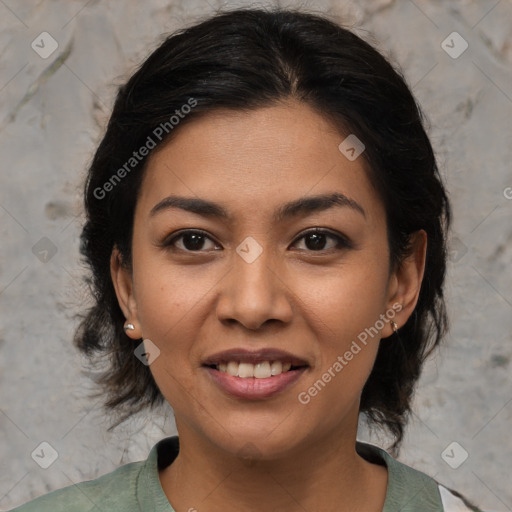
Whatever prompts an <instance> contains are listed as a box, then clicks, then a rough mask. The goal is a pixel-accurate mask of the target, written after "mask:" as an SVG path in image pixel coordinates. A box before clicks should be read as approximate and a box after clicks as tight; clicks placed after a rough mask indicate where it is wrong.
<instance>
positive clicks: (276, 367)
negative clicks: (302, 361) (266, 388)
mask: <svg viewBox="0 0 512 512" xmlns="http://www.w3.org/2000/svg"><path fill="white" fill-rule="evenodd" d="M291 367H292V364H291V363H282V362H281V361H263V362H261V363H257V364H251V363H239V362H237V361H229V362H227V363H225V362H223V363H219V364H218V365H217V370H219V371H221V372H224V373H228V374H229V375H232V376H233V377H241V378H243V379H247V378H249V377H254V378H256V379H268V378H269V377H271V376H275V375H281V373H284V372H287V371H289V370H290V368H291Z"/></svg>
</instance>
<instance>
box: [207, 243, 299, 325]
mask: <svg viewBox="0 0 512 512" xmlns="http://www.w3.org/2000/svg"><path fill="white" fill-rule="evenodd" d="M275 265H276V261H275V258H274V257H273V253H272V251H271V250H270V249H269V248H264V247H263V246H262V245H261V244H260V243H258V242H257V241H256V240H255V239H254V238H252V237H247V238H246V239H245V240H244V241H243V242H242V243H241V244H239V246H238V247H237V248H236V252H235V253H234V254H233V259H232V269H231V272H230V278H228V280H227V282H226V285H225V286H224V287H223V293H222V297H221V298H220V301H219V305H218V311H217V315H218V317H219V319H224V320H225V319H234V320H237V321H238V322H240V323H241V324H243V325H245V326H246V327H248V328H251V329H256V328H257V327H259V326H260V325H262V324H263V323H264V322H265V321H267V320H268V319H279V320H281V321H285V322H286V321H289V319H290V314H291V306H290V304H289V301H288V300H287V298H286V293H285V289H286V287H285V284H284V283H283V282H282V279H281V277H280V276H279V271H278V269H277V268H276V266H275Z"/></svg>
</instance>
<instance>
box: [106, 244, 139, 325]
mask: <svg viewBox="0 0 512 512" xmlns="http://www.w3.org/2000/svg"><path fill="white" fill-rule="evenodd" d="M110 275H111V278H112V284H113V285H114V289H115V292H116V296H117V301H118V303H119V307H120V308H121V311H122V312H123V314H124V316H125V318H126V319H127V320H129V321H130V322H131V323H133V324H135V325H137V324H138V317H137V304H136V302H135V297H134V294H133V282H132V276H131V272H130V270H129V269H128V268H127V267H126V266H125V265H123V263H122V257H121V254H120V252H119V250H118V248H117V247H114V249H113V250H112V254H111V256H110ZM136 322H137V324H136ZM132 333H135V331H130V332H129V333H127V334H132Z"/></svg>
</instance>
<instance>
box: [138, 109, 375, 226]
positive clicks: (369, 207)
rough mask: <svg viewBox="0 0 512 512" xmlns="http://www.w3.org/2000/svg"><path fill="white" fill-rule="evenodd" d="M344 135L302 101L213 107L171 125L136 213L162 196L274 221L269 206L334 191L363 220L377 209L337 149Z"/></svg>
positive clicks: (356, 166) (360, 162)
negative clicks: (174, 126)
mask: <svg viewBox="0 0 512 512" xmlns="http://www.w3.org/2000/svg"><path fill="white" fill-rule="evenodd" d="M345 138H346V135H345V134H342V133H340V132H339V130H338V129H337V128H336V127H335V126H334V125H333V124H332V123H331V122H330V121H329V120H328V119H326V118H325V117H323V116H321V115H320V114H319V113H317V112H316V111H314V110H313V109H312V108H310V107H309V106H307V105H305V104H303V103H288V104H280V105H275V106H270V107H265V108H260V109H256V110H250V111H235V110H215V111H212V112H210V113H207V114H205V115H203V116H202V117H199V118H197V119H194V120H191V121H190V122H188V123H186V124H184V125H183V126H182V127H179V130H178V131H177V132H176V134H175V135H174V137H173V138H172V140H171V141H169V142H168V143H166V144H165V145H164V146H162V147H159V148H158V150H157V151H156V152H154V153H153V154H152V155H151V157H150V159H149V161H148V165H147V168H146V173H145V176H144V180H143V183H142V189H141V192H140V195H139V201H138V205H137V208H138V209H139V210H140V211H144V212H146V213H148V214H149V212H150V211H151V209H152V208H153V207H154V206H155V205H156V204H157V203H158V202H160V201H162V199H164V198H165V197H167V196H169V195H180V196H189V197H196V198H204V199H209V200H211V201H214V202H217V203H222V204H223V205H225V210H226V212H227V213H228V215H229V214H231V213H233V214H234V213H235V212H236V214H237V216H238V217H240V215H241V214H242V215H243V214H247V215H249V216H254V215H256V216H258V217H260V218H261V217H262V216H265V215H267V214H268V216H269V217H268V218H269V219H270V218H271V217H270V215H272V219H273V220H275V219H276V217H275V213H276V207H278V206H279V205H281V204H282V203H284V202H287V201H290V200H293V199H297V198H299V197H304V196H314V195H320V194H332V193H333V192H338V193H342V194H344V195H345V196H347V197H348V198H350V199H353V200H354V201H355V202H357V203H358V204H360V205H361V204H364V210H365V213H366V214H367V220H368V221H370V222H371V221H372V220H373V221H376V220H378V219H379V218H381V217H382V214H383V207H382V204H381V202H380V199H379V197H378V195H377V194H376V191H375V190H374V189H373V187H372V186H371V183H370V181H369V178H368V173H367V171H366V168H365V165H366V163H365V160H364V159H363V157H362V156H360V157H358V158H357V159H355V160H353V161H351V160H349V159H348V158H346V156H344V154H343V153H342V152H341V151H340V149H339V147H338V146H339V145H340V143H342V141H343V140H344V139H345Z"/></svg>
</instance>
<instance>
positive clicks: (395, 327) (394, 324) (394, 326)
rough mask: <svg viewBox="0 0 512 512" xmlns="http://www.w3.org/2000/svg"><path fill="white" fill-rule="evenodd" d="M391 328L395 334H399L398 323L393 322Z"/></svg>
mask: <svg viewBox="0 0 512 512" xmlns="http://www.w3.org/2000/svg"><path fill="white" fill-rule="evenodd" d="M391 327H392V328H393V332H395V333H396V332H398V325H397V324H396V322H393V321H391Z"/></svg>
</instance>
